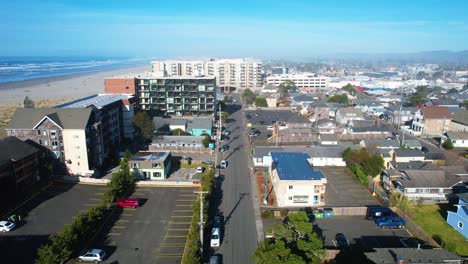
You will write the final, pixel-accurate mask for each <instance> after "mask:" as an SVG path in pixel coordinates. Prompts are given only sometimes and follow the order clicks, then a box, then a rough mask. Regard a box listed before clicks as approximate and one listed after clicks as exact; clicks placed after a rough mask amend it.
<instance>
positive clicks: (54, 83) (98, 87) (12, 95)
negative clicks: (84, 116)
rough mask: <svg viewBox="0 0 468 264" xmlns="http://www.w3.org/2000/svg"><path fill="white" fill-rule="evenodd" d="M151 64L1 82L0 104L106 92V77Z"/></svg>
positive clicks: (143, 69)
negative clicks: (26, 98)
mask: <svg viewBox="0 0 468 264" xmlns="http://www.w3.org/2000/svg"><path fill="white" fill-rule="evenodd" d="M150 70H151V66H150V65H149V64H148V65H147V66H139V67H132V68H125V69H113V70H105V71H100V72H93V73H81V74H76V75H68V76H60V77H50V78H41V79H34V80H27V81H20V82H10V83H0V104H4V103H19V102H22V101H23V100H24V98H25V97H26V96H29V98H31V99H32V100H33V101H34V100H38V99H58V98H79V97H83V96H88V95H93V94H97V93H103V92H104V78H106V77H112V76H117V75H122V74H125V73H130V72H144V71H150Z"/></svg>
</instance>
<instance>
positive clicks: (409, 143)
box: [401, 139, 422, 150]
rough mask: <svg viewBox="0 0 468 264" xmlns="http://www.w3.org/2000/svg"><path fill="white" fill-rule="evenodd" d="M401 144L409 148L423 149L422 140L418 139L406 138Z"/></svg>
mask: <svg viewBox="0 0 468 264" xmlns="http://www.w3.org/2000/svg"><path fill="white" fill-rule="evenodd" d="M401 145H402V146H403V147H405V148H408V149H419V150H421V149H422V145H421V142H419V140H417V139H405V141H404V142H403V143H402V144H401Z"/></svg>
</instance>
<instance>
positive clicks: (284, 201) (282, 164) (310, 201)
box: [269, 152, 327, 207]
mask: <svg viewBox="0 0 468 264" xmlns="http://www.w3.org/2000/svg"><path fill="white" fill-rule="evenodd" d="M309 159H310V156H309V155H308V154H306V153H301V152H271V163H270V164H269V171H270V179H271V181H272V184H273V189H274V191H275V194H276V200H277V203H278V206H279V207H297V206H299V207H306V206H323V205H325V190H326V184H327V179H326V178H325V176H324V175H323V174H322V172H321V171H319V170H315V169H314V168H313V167H312V166H311V165H310V163H309V161H308V160H309Z"/></svg>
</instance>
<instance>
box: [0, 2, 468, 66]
mask: <svg viewBox="0 0 468 264" xmlns="http://www.w3.org/2000/svg"><path fill="white" fill-rule="evenodd" d="M467 10H468V1H466V0H460V1H432V0H424V1H419V0H411V1H409V0H407V1H400V0H392V1H386V0H385V1H383V0H382V1H377V0H373V1H333V0H331V1H314V0H308V1H307V0H304V1H298V0H282V1H275V0H269V1H255V0H251V1H243V0H231V1H225V0H217V1H210V0H206V1H205V0H202V1H193V0H192V1H175V0H172V1H159V0H152V1H135V0H134V1H123V0H69V1H48V0H35V1H25V0H15V1H6V0H2V4H1V8H0V32H1V36H2V41H0V56H8V55H11V56H66V55H76V56H80V55H87V56H88V55H89V56H117V55H120V56H140V57H141V56H152V57H161V58H169V57H201V56H228V57H235V56H256V57H272V58H286V57H298V56H317V55H328V54H336V53H400V52H418V51H429V50H453V51H459V50H466V49H468V15H467Z"/></svg>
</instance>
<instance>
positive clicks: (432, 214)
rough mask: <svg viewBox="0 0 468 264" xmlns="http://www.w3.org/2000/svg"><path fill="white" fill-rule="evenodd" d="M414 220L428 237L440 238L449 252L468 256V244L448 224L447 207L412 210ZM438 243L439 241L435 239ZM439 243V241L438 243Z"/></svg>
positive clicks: (429, 206)
mask: <svg viewBox="0 0 468 264" xmlns="http://www.w3.org/2000/svg"><path fill="white" fill-rule="evenodd" d="M411 211H412V215H413V217H412V218H413V220H414V221H415V222H416V224H418V225H419V226H420V227H421V228H422V229H424V231H426V233H427V234H428V235H430V236H431V237H433V238H434V236H439V237H440V240H441V241H442V244H445V245H443V246H444V247H445V248H446V249H447V250H450V251H452V252H453V253H455V254H457V255H460V256H468V242H467V241H465V238H464V237H463V236H462V235H461V234H460V233H458V232H457V231H455V229H453V228H452V227H451V226H450V225H449V224H447V222H446V219H447V206H446V205H440V206H439V205H421V206H413V207H412V208H411ZM435 240H436V241H437V239H435ZM438 242H439V241H438Z"/></svg>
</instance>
